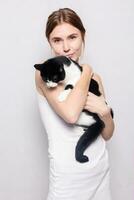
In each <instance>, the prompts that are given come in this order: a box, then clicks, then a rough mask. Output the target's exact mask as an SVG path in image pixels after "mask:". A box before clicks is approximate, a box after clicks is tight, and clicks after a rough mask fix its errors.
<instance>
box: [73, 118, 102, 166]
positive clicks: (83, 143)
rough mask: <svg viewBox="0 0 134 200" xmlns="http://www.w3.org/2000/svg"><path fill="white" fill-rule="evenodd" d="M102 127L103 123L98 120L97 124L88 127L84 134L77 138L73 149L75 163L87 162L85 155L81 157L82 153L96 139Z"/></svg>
mask: <svg viewBox="0 0 134 200" xmlns="http://www.w3.org/2000/svg"><path fill="white" fill-rule="evenodd" d="M104 126H105V125H104V122H103V121H102V120H99V121H98V122H96V123H94V124H92V125H91V126H90V127H88V128H87V129H86V131H85V132H84V134H83V135H82V136H81V137H80V138H79V140H78V142H77V145H76V148H75V158H76V160H77V161H79V162H81V163H84V162H88V161H89V159H88V157H87V156H86V155H83V153H84V151H85V150H86V148H87V147H88V146H90V145H91V144H92V143H93V142H94V141H95V140H96V139H97V137H98V136H99V135H100V133H101V132H102V130H103V128H104Z"/></svg>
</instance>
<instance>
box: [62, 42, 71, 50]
mask: <svg viewBox="0 0 134 200" xmlns="http://www.w3.org/2000/svg"><path fill="white" fill-rule="evenodd" d="M69 50H70V47H69V44H68V43H67V42H64V43H63V51H64V52H68V51H69Z"/></svg>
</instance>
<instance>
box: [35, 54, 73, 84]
mask: <svg viewBox="0 0 134 200" xmlns="http://www.w3.org/2000/svg"><path fill="white" fill-rule="evenodd" d="M70 63H71V61H70V59H69V58H67V57H65V56H58V57H54V58H51V59H48V60H47V61H45V62H44V63H42V64H35V65H34V67H35V68H36V69H37V70H39V71H40V74H41V77H42V80H43V81H45V82H46V85H47V86H48V87H56V86H57V84H58V83H59V82H62V81H64V79H65V70H64V65H66V66H69V65H70Z"/></svg>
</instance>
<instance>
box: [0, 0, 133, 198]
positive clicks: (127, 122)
mask: <svg viewBox="0 0 134 200" xmlns="http://www.w3.org/2000/svg"><path fill="white" fill-rule="evenodd" d="M63 7H70V8H72V9H74V10H75V11H76V12H77V13H78V14H79V16H80V17H81V19H82V21H83V24H84V26H85V28H86V30H87V36H86V48H85V55H84V56H83V60H82V62H83V63H89V64H90V65H91V66H92V67H93V69H94V71H96V72H97V73H99V74H100V75H101V77H102V80H103V85H104V88H105V93H106V97H107V101H108V102H109V104H110V105H111V106H112V107H113V109H114V112H115V131H114V136H113V137H112V138H111V139H110V140H109V141H108V142H107V146H108V150H109V155H110V164H111V173H112V174H111V188H112V195H113V200H119V199H121V200H126V199H128V200H133V194H134V155H133V154H134V136H133V135H134V132H133V118H134V116H133V115H134V106H133V102H134V89H133V82H134V71H133V65H134V1H133V0H112V1H109V0H101V1H99V0H85V1H73V0H68V1H61V0H59V1H58V0H55V1H50V0H49V1H46V0H24V1H22V0H12V1H8V0H0V15H1V16H0V199H2V200H45V199H46V195H47V190H48V169H49V162H48V157H47V145H48V144H47V137H46V133H45V129H44V127H43V125H42V122H41V119H40V114H39V110H38V102H37V98H36V89H35V83H34V71H35V70H34V67H33V65H34V64H35V63H40V62H42V61H44V60H45V59H47V58H48V57H49V56H51V51H50V48H49V45H48V43H47V40H46V38H45V24H46V20H47V17H48V15H49V14H50V13H51V12H52V11H54V10H57V9H58V8H63Z"/></svg>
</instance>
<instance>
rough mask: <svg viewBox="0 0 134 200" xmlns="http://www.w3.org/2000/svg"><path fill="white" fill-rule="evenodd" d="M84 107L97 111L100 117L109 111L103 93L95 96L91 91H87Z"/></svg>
mask: <svg viewBox="0 0 134 200" xmlns="http://www.w3.org/2000/svg"><path fill="white" fill-rule="evenodd" d="M84 109H86V110H88V111H90V112H93V113H97V114H98V115H100V117H103V116H105V115H106V114H108V113H109V112H110V108H109V107H108V106H107V104H106V103H105V98H104V97H103V95H101V96H97V95H95V94H93V93H92V92H88V94H87V99H86V103H85V106H84Z"/></svg>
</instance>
